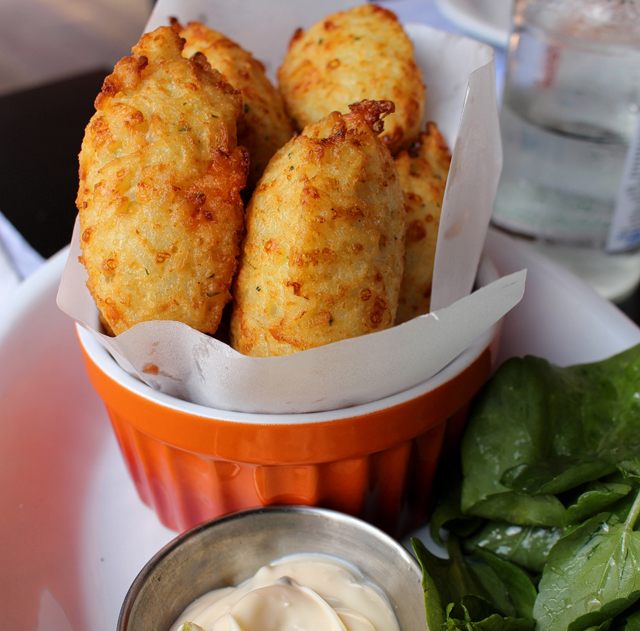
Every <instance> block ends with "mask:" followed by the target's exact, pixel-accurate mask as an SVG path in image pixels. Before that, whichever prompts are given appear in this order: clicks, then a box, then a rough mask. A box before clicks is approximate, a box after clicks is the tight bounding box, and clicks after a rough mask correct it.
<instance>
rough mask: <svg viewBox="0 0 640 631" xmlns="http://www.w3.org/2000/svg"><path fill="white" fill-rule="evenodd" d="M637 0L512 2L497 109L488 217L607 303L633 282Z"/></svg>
mask: <svg viewBox="0 0 640 631" xmlns="http://www.w3.org/2000/svg"><path fill="white" fill-rule="evenodd" d="M636 1H637V0H636ZM636 1H634V0H516V2H515V7H514V28H513V32H512V35H511V40H510V46H509V56H508V69H507V77H506V81H505V90H504V95H503V100H502V109H501V114H500V123H501V132H502V140H503V145H504V167H503V173H502V178H501V181H500V185H499V188H498V193H497V196H496V205H495V210H494V216H493V222H494V224H495V225H497V226H498V227H502V228H504V229H506V230H508V231H510V232H513V233H515V234H517V235H520V236H522V237H524V238H527V239H530V240H531V241H532V243H533V244H534V246H535V247H537V248H538V249H540V250H542V251H544V252H545V254H547V255H549V256H551V257H552V258H555V259H556V260H558V261H559V262H561V263H562V264H564V265H566V266H568V267H570V268H571V269H573V271H574V272H576V273H578V274H579V275H580V276H582V277H583V278H584V279H585V280H587V281H588V282H590V283H591V284H592V285H593V286H594V287H595V288H596V289H597V290H598V291H599V292H600V293H601V294H603V295H605V296H606V297H608V298H611V299H623V298H624V297H626V295H628V294H629V293H630V292H632V291H633V290H634V289H635V287H636V286H637V284H638V283H639V282H640V142H638V139H637V136H639V135H640V125H639V123H638V121H639V120H640V115H639V112H640V6H639V5H638V4H636Z"/></svg>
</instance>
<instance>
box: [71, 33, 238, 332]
mask: <svg viewBox="0 0 640 631" xmlns="http://www.w3.org/2000/svg"><path fill="white" fill-rule="evenodd" d="M183 44H184V42H183V40H182V39H181V38H180V37H179V35H178V34H177V33H175V32H174V31H173V30H171V28H169V27H162V28H159V29H157V30H156V31H154V32H153V33H149V34H145V35H143V37H142V39H141V40H140V42H139V43H138V44H137V45H136V46H135V47H134V48H133V55H132V56H131V57H125V58H124V59H122V60H121V61H119V62H118V63H117V65H116V66H115V68H114V71H113V73H112V74H111V75H109V76H108V77H107V78H106V79H105V82H104V85H103V88H102V92H101V93H100V94H99V95H98V97H97V99H96V110H97V111H96V113H95V115H94V116H93V117H92V119H91V121H90V122H89V125H88V126H87V128H86V131H85V137H84V141H83V143H82V150H81V153H80V187H79V191H78V197H77V202H76V203H77V206H78V209H79V211H80V227H81V246H82V256H81V261H82V262H83V263H84V265H85V267H86V269H87V272H88V276H89V280H88V283H87V286H88V288H89V290H90V292H91V294H92V295H93V297H94V299H95V301H96V303H97V305H98V307H99V309H100V311H101V313H102V315H103V316H104V318H105V320H106V321H107V322H108V324H109V325H110V327H111V328H112V329H113V331H114V333H116V334H120V333H122V332H123V331H125V330H126V329H128V328H130V327H131V326H133V325H134V324H137V323H139V322H143V321H147V320H177V321H180V322H184V323H185V324H188V325H189V326H191V327H193V328H195V329H197V330H199V331H202V332H205V333H213V332H215V330H216V328H217V326H218V323H219V321H220V316H221V313H222V309H223V307H224V305H225V304H226V303H227V302H228V301H229V300H230V298H231V296H230V293H229V288H230V285H231V281H232V278H233V274H234V272H235V269H236V267H237V260H236V259H237V256H238V254H239V241H240V239H241V238H242V235H243V230H244V222H243V206H242V201H241V199H240V195H239V193H240V191H241V190H242V188H243V187H244V186H245V182H246V177H247V171H248V156H247V152H246V150H245V149H244V148H242V147H237V146H236V122H237V120H238V119H239V118H240V117H241V116H242V99H241V97H240V95H239V94H238V93H237V92H236V91H235V90H234V89H233V88H232V87H231V86H230V85H228V84H227V83H225V82H224V81H223V80H222V78H221V76H220V74H219V73H218V72H216V71H214V70H212V69H211V66H210V65H209V63H208V62H207V60H206V58H205V57H204V55H201V54H200V55H196V56H194V57H193V58H191V59H185V58H184V57H183V56H182V47H183Z"/></svg>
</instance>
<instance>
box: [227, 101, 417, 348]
mask: <svg viewBox="0 0 640 631" xmlns="http://www.w3.org/2000/svg"><path fill="white" fill-rule="evenodd" d="M392 111H393V104H392V103H390V102H388V101H386V102H375V101H365V102H362V103H358V104H355V105H353V106H351V112H350V113H349V114H346V115H341V114H339V113H338V112H334V113H332V114H330V115H329V116H327V117H326V118H324V119H323V120H321V121H319V122H318V123H316V124H314V125H310V126H309V127H307V128H305V130H304V131H303V133H302V135H301V136H298V137H296V138H293V139H292V140H290V141H289V142H288V143H287V144H286V145H285V146H284V147H283V148H282V149H281V150H280V151H279V152H278V153H276V155H275V156H274V158H273V159H272V160H271V162H270V163H269V166H268V167H267V169H266V171H265V173H264V176H263V178H262V180H261V181H260V184H259V185H258V188H257V189H256V191H255V193H254V195H253V198H252V199H251V202H250V204H249V206H248V208H247V236H246V238H245V241H244V242H243V253H242V256H241V262H240V271H239V273H238V276H237V279H236V282H235V285H234V311H233V315H232V319H231V343H232V346H233V347H234V348H235V349H236V350H238V351H240V352H241V353H244V354H247V355H254V356H262V357H266V356H271V355H288V354H290V353H294V352H296V351H301V350H304V349H308V348H314V347H317V346H321V345H323V344H328V343H329V342H335V341H337V340H342V339H345V338H350V337H355V336H358V335H363V334H366V333H371V332H373V331H381V330H383V329H385V328H388V327H390V326H392V325H393V323H394V319H395V314H396V309H397V302H398V292H399V289H400V280H401V278H402V266H403V255H404V230H405V210H404V200H403V195H402V190H401V188H400V183H399V179H398V175H397V171H396V168H395V165H394V162H393V159H392V157H391V155H390V153H389V151H388V149H387V147H386V146H385V145H384V144H383V143H382V142H381V141H380V139H379V138H378V135H377V133H378V132H379V131H382V124H381V121H380V118H381V117H382V116H384V115H386V114H388V113H390V112H392Z"/></svg>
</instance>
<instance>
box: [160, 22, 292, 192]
mask: <svg viewBox="0 0 640 631" xmlns="http://www.w3.org/2000/svg"><path fill="white" fill-rule="evenodd" d="M172 27H173V28H174V30H176V32H178V33H179V34H180V35H181V36H182V37H183V38H184V39H186V40H187V43H186V44H185V47H184V50H183V51H182V54H183V55H184V56H185V57H191V56H192V55H194V54H195V53H196V52H198V51H200V52H201V53H204V55H205V56H206V57H207V60H208V61H209V63H210V64H211V66H212V67H213V68H215V69H216V70H218V71H219V72H220V73H221V74H222V76H223V78H224V80H225V81H227V82H228V83H230V84H231V85H232V86H233V87H234V88H236V90H239V91H240V92H241V94H242V99H243V101H244V118H243V119H241V120H240V121H239V122H238V144H239V145H242V146H243V147H246V149H247V150H248V151H249V161H250V166H249V178H248V180H247V188H248V189H249V190H253V187H254V186H255V184H256V182H257V181H258V180H259V179H260V177H261V176H262V173H263V171H264V169H265V167H266V166H267V164H268V162H269V160H270V159H271V156H272V155H273V154H274V153H275V152H276V151H277V150H278V149H280V147H282V145H284V143H285V142H287V141H288V140H289V139H290V138H291V136H292V135H293V126H292V124H291V120H290V119H289V117H288V116H287V113H286V112H285V109H284V102H283V100H282V96H281V94H280V93H279V92H278V91H277V90H276V89H275V88H274V87H273V85H272V83H271V81H269V79H268V78H267V75H266V74H265V68H264V65H263V63H262V62H261V61H258V60H257V59H254V58H253V56H252V55H251V53H249V52H247V51H246V50H244V49H243V48H241V47H240V46H239V45H238V44H236V43H235V42H233V41H231V40H230V39H228V38H226V37H225V36H224V35H222V34H221V33H218V32H216V31H214V30H212V29H210V28H208V27H206V26H204V25H203V24H200V23H199V22H190V23H189V25H188V26H187V27H186V28H185V27H182V26H181V25H180V24H179V22H178V21H177V20H175V19H173V20H172Z"/></svg>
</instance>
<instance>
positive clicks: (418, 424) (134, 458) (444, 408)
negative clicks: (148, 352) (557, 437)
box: [78, 279, 500, 536]
mask: <svg viewBox="0 0 640 631" xmlns="http://www.w3.org/2000/svg"><path fill="white" fill-rule="evenodd" d="M488 280H492V279H487V281H488ZM499 329H500V326H499V324H497V325H495V326H494V327H492V328H491V329H489V330H488V331H487V332H486V333H485V334H484V335H482V336H481V337H480V338H479V339H478V340H477V341H476V342H475V343H474V344H472V345H471V346H469V347H468V348H467V349H466V350H465V351H464V352H463V353H462V354H460V355H459V356H458V357H457V358H456V359H455V360H454V361H453V362H451V363H450V364H449V365H448V366H446V367H445V368H444V369H443V370H441V371H440V372H439V373H438V374H436V375H435V376H434V377H432V378H431V379H429V380H427V381H425V382H424V383H422V384H419V385H418V386H415V387H413V388H410V389H408V390H406V391H404V392H401V393H399V394H395V395H393V396H389V397H386V398H384V399H379V400H377V401H373V402H371V403H366V404H363V405H357V406H353V407H349V408H344V409H339V410H333V411H330V412H314V413H308V414H249V413H240V412H229V411H226V410H218V409H213V408H208V407H204V406H201V405H195V404H193V403H188V402H186V401H182V400H180V399H176V398H174V397H171V396H169V395H166V394H163V393H161V392H158V391H156V390H153V389H152V388H150V387H149V386H147V385H145V384H144V383H142V382H141V381H139V380H138V379H135V378H134V377H132V376H130V375H129V374H128V373H127V372H126V371H125V370H123V369H122V368H121V367H120V366H119V365H118V364H117V363H116V361H115V360H114V359H113V358H112V357H111V355H110V354H109V353H108V351H106V350H105V349H104V347H103V346H102V345H101V344H100V343H99V342H98V341H96V340H95V339H94V338H93V337H92V336H91V334H89V333H88V332H87V331H85V330H83V329H81V328H80V327H78V336H79V339H80V346H81V349H82V352H83V356H84V360H85V364H86V368H87V372H88V375H89V378H90V379H91V381H92V383H93V385H94V387H95V388H96V390H97V391H98V393H99V395H100V396H101V397H102V400H103V401H104V403H105V406H106V408H107V411H108V413H109V417H110V418H111V422H112V424H113V428H114V430H115V433H116V435H117V438H118V441H119V443H120V447H121V449H122V453H123V455H124V459H125V461H126V463H127V467H128V469H129V472H130V474H131V477H132V478H133V480H134V482H135V485H136V488H137V490H138V494H139V495H140V497H141V499H142V501H143V502H145V503H146V504H147V505H149V506H151V507H152V508H153V509H154V510H155V511H156V513H157V514H158V516H159V518H160V520H161V521H162V523H163V524H165V525H166V526H168V527H169V528H172V529H174V530H177V531H183V530H186V529H187V528H190V527H192V526H194V525H196V524H198V523H200V522H202V521H205V520H207V519H212V518H215V517H219V516H221V515H224V514H226V513H230V512H233V511H237V510H242V509H247V508H253V507H259V506H269V505H274V504H304V505H310V506H320V507H324V508H330V509H334V510H339V511H342V512H344V513H349V514H351V515H354V516H356V517H361V518H363V519H365V520H366V521H369V522H371V523H373V524H375V525H377V526H379V527H380V528H382V529H383V530H385V531H387V532H389V533H390V534H392V535H394V536H401V535H402V534H404V533H406V532H408V531H409V530H411V529H413V528H415V527H417V526H420V525H422V524H424V522H425V520H426V518H427V515H428V507H429V495H430V492H431V486H432V483H433V478H434V475H435V471H436V467H437V466H438V462H439V460H440V458H441V456H442V455H443V454H444V455H446V454H447V453H448V452H449V451H451V450H452V449H453V448H454V447H455V446H456V445H457V443H458V440H459V438H460V435H461V432H462V429H463V427H464V422H465V419H466V414H467V409H468V405H469V402H470V400H471V398H472V397H473V396H474V395H475V394H476V392H477V391H478V390H479V389H480V387H481V386H482V384H483V383H484V382H485V380H486V379H487V377H488V376H489V373H490V370H491V365H492V360H493V359H494V358H495V356H496V352H497V342H498V332H499Z"/></svg>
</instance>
